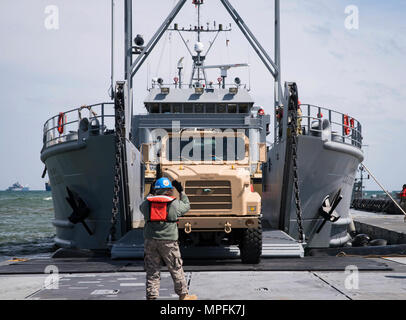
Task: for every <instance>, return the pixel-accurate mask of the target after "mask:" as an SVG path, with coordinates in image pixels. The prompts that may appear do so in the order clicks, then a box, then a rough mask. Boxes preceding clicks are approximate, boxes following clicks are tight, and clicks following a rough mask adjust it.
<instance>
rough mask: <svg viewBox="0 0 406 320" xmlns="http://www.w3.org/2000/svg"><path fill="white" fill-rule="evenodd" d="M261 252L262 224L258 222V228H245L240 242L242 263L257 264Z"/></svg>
mask: <svg viewBox="0 0 406 320" xmlns="http://www.w3.org/2000/svg"><path fill="white" fill-rule="evenodd" d="M261 254H262V226H261V221H259V222H258V228H256V229H245V230H244V231H243V233H242V237H241V242H240V256H241V261H242V263H249V264H258V263H259V262H260V261H261Z"/></svg>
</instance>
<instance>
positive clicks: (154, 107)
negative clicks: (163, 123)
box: [149, 103, 159, 113]
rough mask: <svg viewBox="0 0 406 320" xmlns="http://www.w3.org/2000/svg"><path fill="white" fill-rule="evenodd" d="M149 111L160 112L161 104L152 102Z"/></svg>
mask: <svg viewBox="0 0 406 320" xmlns="http://www.w3.org/2000/svg"><path fill="white" fill-rule="evenodd" d="M149 112H150V113H159V104H158V103H151V104H150V105H149Z"/></svg>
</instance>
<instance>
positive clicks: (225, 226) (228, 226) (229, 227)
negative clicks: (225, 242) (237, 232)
mask: <svg viewBox="0 0 406 320" xmlns="http://www.w3.org/2000/svg"><path fill="white" fill-rule="evenodd" d="M224 232H225V233H230V232H231V223H230V222H228V221H227V222H226V224H225V225H224Z"/></svg>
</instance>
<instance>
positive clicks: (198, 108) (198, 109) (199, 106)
mask: <svg viewBox="0 0 406 320" xmlns="http://www.w3.org/2000/svg"><path fill="white" fill-rule="evenodd" d="M195 113H204V104H201V103H196V104H195Z"/></svg>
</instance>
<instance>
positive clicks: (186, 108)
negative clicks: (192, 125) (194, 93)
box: [183, 104, 193, 113]
mask: <svg viewBox="0 0 406 320" xmlns="http://www.w3.org/2000/svg"><path fill="white" fill-rule="evenodd" d="M183 108H184V112H185V113H193V105H192V104H185V105H184V107H183Z"/></svg>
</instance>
